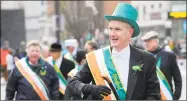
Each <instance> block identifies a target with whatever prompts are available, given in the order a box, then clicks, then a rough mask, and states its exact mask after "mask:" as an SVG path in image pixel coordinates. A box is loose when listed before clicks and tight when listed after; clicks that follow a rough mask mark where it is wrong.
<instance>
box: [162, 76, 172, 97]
mask: <svg viewBox="0 0 187 101" xmlns="http://www.w3.org/2000/svg"><path fill="white" fill-rule="evenodd" d="M159 82H160V87H161V89H162V92H163V93H164V95H165V97H166V98H167V100H173V97H172V96H171V94H170V92H169V91H168V89H167V88H166V86H165V85H164V83H163V82H162V81H161V79H160V78H159Z"/></svg>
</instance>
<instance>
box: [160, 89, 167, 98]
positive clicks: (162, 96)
mask: <svg viewBox="0 0 187 101" xmlns="http://www.w3.org/2000/svg"><path fill="white" fill-rule="evenodd" d="M160 95H161V100H167V98H166V96H165V95H164V93H163V91H162V90H161V89H160Z"/></svg>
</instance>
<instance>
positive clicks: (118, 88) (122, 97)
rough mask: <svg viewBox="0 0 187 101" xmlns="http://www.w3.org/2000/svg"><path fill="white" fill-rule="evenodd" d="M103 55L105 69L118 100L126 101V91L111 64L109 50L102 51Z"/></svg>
mask: <svg viewBox="0 0 187 101" xmlns="http://www.w3.org/2000/svg"><path fill="white" fill-rule="evenodd" d="M103 55H104V60H105V64H106V67H107V69H108V71H109V74H110V76H111V78H112V82H113V84H114V87H115V89H116V92H117V94H118V96H119V99H120V100H125V99H126V91H125V90H124V88H123V85H122V83H121V81H120V78H119V76H118V73H117V71H116V69H115V66H114V64H113V61H112V58H111V54H110V50H109V48H107V49H103Z"/></svg>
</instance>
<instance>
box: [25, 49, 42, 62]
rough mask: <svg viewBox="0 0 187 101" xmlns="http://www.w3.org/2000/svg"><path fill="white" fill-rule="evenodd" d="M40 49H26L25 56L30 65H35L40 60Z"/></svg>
mask: <svg viewBox="0 0 187 101" xmlns="http://www.w3.org/2000/svg"><path fill="white" fill-rule="evenodd" d="M40 53H41V48H40V46H30V47H28V48H27V54H28V55H27V56H28V57H29V61H30V62H31V63H37V62H38V60H39V58H40Z"/></svg>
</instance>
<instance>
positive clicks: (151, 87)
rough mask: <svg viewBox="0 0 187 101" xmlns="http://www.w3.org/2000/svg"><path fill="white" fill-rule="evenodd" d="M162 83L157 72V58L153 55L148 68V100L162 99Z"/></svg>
mask: <svg viewBox="0 0 187 101" xmlns="http://www.w3.org/2000/svg"><path fill="white" fill-rule="evenodd" d="M160 97H161V96H160V84H159V81H158V78H157V74H156V59H155V58H154V57H153V56H151V57H150V58H149V66H148V70H147V94H146V99H147V100H160V99H161V98H160Z"/></svg>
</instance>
